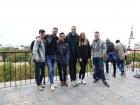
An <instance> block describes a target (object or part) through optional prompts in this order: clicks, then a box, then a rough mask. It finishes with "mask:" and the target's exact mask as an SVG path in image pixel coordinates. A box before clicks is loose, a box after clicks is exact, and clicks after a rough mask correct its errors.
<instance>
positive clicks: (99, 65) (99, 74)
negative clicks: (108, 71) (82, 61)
mask: <svg viewBox="0 0 140 105" xmlns="http://www.w3.org/2000/svg"><path fill="white" fill-rule="evenodd" d="M93 65H94V67H95V70H94V74H93V78H94V79H96V80H98V79H102V80H103V81H105V80H106V78H105V75H104V64H103V59H102V58H99V57H94V58H93Z"/></svg>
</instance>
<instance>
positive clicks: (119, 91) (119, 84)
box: [0, 71, 140, 105]
mask: <svg viewBox="0 0 140 105" xmlns="http://www.w3.org/2000/svg"><path fill="white" fill-rule="evenodd" d="M133 75H134V74H133V73H132V72H131V71H127V76H126V78H124V77H123V78H122V77H121V76H120V75H119V73H117V77H116V78H113V77H112V76H111V75H107V76H106V77H107V79H108V80H107V81H108V83H109V84H110V88H107V87H105V86H104V85H103V84H102V82H101V81H99V82H98V83H93V79H92V77H88V78H86V80H87V85H80V86H78V87H76V88H74V87H72V86H71V85H70V82H69V87H60V86H59V82H57V84H58V88H57V89H56V90H55V91H51V90H50V88H49V85H46V88H45V91H43V92H39V91H37V89H36V85H35V84H32V85H24V86H18V87H17V89H15V88H14V87H11V88H3V89H0V105H140V79H137V78H134V77H133Z"/></svg>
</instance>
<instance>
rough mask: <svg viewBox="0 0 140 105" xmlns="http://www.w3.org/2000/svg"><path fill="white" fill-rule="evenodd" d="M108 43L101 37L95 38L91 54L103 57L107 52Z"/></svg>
mask: <svg viewBox="0 0 140 105" xmlns="http://www.w3.org/2000/svg"><path fill="white" fill-rule="evenodd" d="M106 50H107V47H106V44H105V42H104V41H102V40H101V39H99V40H97V41H95V40H93V42H92V45H91V54H92V57H99V58H101V57H102V55H103V54H106Z"/></svg>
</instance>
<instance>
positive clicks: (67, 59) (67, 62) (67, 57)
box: [66, 44, 70, 65]
mask: <svg viewBox="0 0 140 105" xmlns="http://www.w3.org/2000/svg"><path fill="white" fill-rule="evenodd" d="M69 59H70V49H69V45H68V44H67V52H66V64H67V65H69Z"/></svg>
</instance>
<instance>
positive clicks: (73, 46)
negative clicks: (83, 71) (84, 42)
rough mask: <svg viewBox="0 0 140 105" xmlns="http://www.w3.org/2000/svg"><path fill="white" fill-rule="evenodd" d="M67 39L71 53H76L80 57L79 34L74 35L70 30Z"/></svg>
mask: <svg viewBox="0 0 140 105" xmlns="http://www.w3.org/2000/svg"><path fill="white" fill-rule="evenodd" d="M65 41H66V42H67V43H68V44H69V47H70V54H76V56H77V57H78V53H79V48H78V47H79V35H78V34H77V33H75V35H72V32H70V33H69V34H68V35H67V36H66V38H65Z"/></svg>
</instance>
